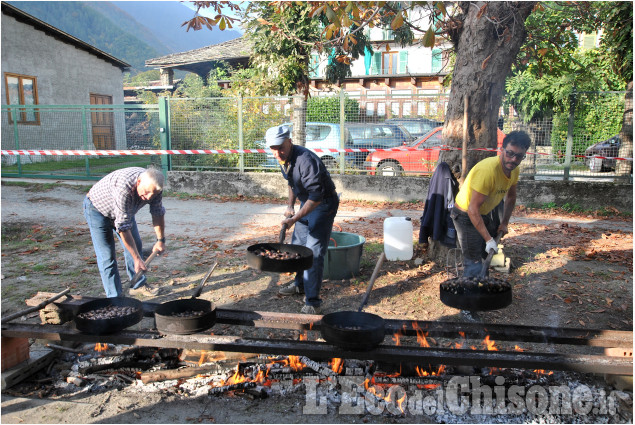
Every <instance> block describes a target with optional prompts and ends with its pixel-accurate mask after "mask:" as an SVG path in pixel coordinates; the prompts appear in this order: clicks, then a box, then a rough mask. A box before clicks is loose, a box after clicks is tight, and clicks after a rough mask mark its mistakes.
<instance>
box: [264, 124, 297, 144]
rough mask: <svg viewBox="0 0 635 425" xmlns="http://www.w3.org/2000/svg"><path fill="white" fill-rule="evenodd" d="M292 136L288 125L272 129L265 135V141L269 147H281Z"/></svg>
mask: <svg viewBox="0 0 635 425" xmlns="http://www.w3.org/2000/svg"><path fill="white" fill-rule="evenodd" d="M290 136H291V131H290V130H289V127H287V126H286V125H279V126H278V127H271V128H270V129H269V130H267V132H266V133H265V141H266V142H267V146H270V147H271V146H280V145H281V144H283V143H284V141H285V140H287V139H288V138H289V137H290Z"/></svg>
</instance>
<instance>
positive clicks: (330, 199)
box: [265, 125, 339, 314]
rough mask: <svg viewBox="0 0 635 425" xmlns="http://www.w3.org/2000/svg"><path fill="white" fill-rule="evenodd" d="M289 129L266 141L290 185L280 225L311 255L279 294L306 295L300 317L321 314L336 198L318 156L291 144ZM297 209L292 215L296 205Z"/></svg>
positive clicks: (269, 135)
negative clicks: (289, 229) (309, 262)
mask: <svg viewBox="0 0 635 425" xmlns="http://www.w3.org/2000/svg"><path fill="white" fill-rule="evenodd" d="M290 136H291V134H290V131H289V127H287V126H284V125H281V126H278V127H273V128H270V129H269V130H267V133H266V134H265V140H266V142H267V146H269V147H270V148H271V150H272V151H273V155H274V157H275V158H276V159H277V160H278V162H279V163H280V168H281V170H282V175H283V176H284V178H285V179H286V180H287V182H288V184H289V201H288V204H287V210H286V211H285V213H284V216H285V217H286V218H285V219H284V220H283V221H282V223H281V224H282V225H285V224H286V225H287V226H288V227H291V226H292V225H294V224H295V228H294V229H293V237H292V238H291V243H292V244H297V245H303V246H306V247H307V248H309V249H310V250H311V251H313V265H312V266H311V268H310V269H308V270H304V271H303V272H298V273H296V276H295V282H293V283H291V284H290V285H289V286H287V287H284V288H282V289H281V290H280V294H282V295H293V294H302V293H304V294H305V300H304V301H305V306H304V307H302V310H301V311H302V313H306V314H318V313H320V305H321V304H322V300H321V299H320V288H321V286H322V274H323V272H324V256H325V255H326V253H327V251H328V245H329V240H330V238H331V229H332V228H333V221H334V220H335V215H336V214H337V209H338V207H339V198H338V196H337V193H336V192H335V184H334V183H333V180H331V175H330V174H329V172H328V171H327V170H326V167H325V166H324V164H323V163H322V161H321V160H320V158H318V156H317V155H316V154H315V153H313V152H311V151H310V150H308V149H306V148H305V147H303V146H296V145H294V144H293V143H292V141H291V137H290ZM296 199H297V200H299V201H300V209H299V210H298V212H295V208H294V206H295V201H296Z"/></svg>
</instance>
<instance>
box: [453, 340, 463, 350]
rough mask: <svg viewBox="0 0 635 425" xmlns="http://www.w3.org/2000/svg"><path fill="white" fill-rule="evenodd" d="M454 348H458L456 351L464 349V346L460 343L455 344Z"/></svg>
mask: <svg viewBox="0 0 635 425" xmlns="http://www.w3.org/2000/svg"><path fill="white" fill-rule="evenodd" d="M454 348H456V349H459V348H463V344H461V343H460V342H455V343H454Z"/></svg>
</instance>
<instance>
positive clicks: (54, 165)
mask: <svg viewBox="0 0 635 425" xmlns="http://www.w3.org/2000/svg"><path fill="white" fill-rule="evenodd" d="M150 164H152V156H150V155H147V156H145V155H144V156H121V157H114V158H113V157H109V158H90V159H88V167H89V169H90V170H91V172H93V173H94V172H95V171H96V169H98V170H99V173H100V174H101V173H104V174H108V173H110V172H111V171H114V170H118V169H120V168H126V167H144V168H146V167H147V166H148V165H150ZM54 171H57V172H59V171H64V172H66V173H68V174H70V173H72V174H76V175H82V176H85V175H86V158H81V159H65V160H62V161H58V160H50V161H41V162H35V163H30V164H22V173H23V174H33V173H38V174H45V173H47V172H48V173H51V172H54ZM17 172H18V164H17V163H15V164H13V165H3V166H2V173H3V174H5V173H6V174H10V173H17Z"/></svg>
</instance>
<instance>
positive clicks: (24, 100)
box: [4, 73, 40, 124]
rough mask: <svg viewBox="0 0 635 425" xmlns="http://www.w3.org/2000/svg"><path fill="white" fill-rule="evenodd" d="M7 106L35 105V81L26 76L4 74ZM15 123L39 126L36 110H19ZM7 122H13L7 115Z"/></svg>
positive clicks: (38, 115) (33, 78)
mask: <svg viewBox="0 0 635 425" xmlns="http://www.w3.org/2000/svg"><path fill="white" fill-rule="evenodd" d="M4 84H5V88H6V92H7V105H37V104H38V103H37V79H36V78H35V77H30V76H28V75H18V74H6V73H5V74H4ZM17 121H18V122H19V123H20V124H39V123H40V114H39V113H38V111H37V109H21V110H20V112H19V113H18V117H17ZM9 122H13V118H12V117H11V114H9Z"/></svg>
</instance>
